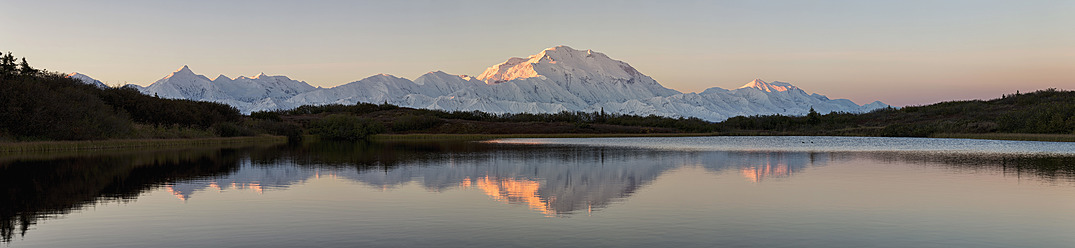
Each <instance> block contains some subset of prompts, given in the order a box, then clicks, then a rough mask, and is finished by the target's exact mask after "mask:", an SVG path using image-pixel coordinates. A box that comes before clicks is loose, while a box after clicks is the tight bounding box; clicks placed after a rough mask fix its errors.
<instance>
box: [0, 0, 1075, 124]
mask: <svg viewBox="0 0 1075 248" xmlns="http://www.w3.org/2000/svg"><path fill="white" fill-rule="evenodd" d="M0 23H3V25H0V51H5V52H13V53H14V54H15V56H16V57H26V58H27V60H28V61H29V62H30V64H31V65H32V66H34V67H36V68H44V69H48V70H51V71H58V72H80V73H83V74H87V75H89V76H91V77H94V78H96V79H98V80H101V81H104V82H105V83H107V84H110V85H120V84H128V83H129V84H138V85H143V86H144V85H149V84H151V83H153V82H154V81H156V80H158V79H160V78H162V77H164V76H167V75H168V74H169V73H171V72H172V71H175V70H177V69H179V68H181V67H182V66H183V65H188V66H190V68H191V69H192V70H193V71H194V72H196V73H198V74H203V75H206V76H207V77H209V78H214V77H216V75H220V74H224V75H227V76H229V77H233V78H234V77H237V76H254V75H257V74H258V73H262V72H264V73H266V74H269V75H286V76H288V77H290V78H292V79H296V80H302V81H306V82H307V83H310V84H311V85H314V86H322V87H332V86H337V85H341V84H345V83H349V82H353V81H357V80H359V79H362V78H365V77H368V76H371V75H375V74H379V73H386V74H392V75H396V76H400V77H405V78H410V79H414V78H417V77H418V76H420V75H422V74H424V73H426V72H430V71H437V70H440V71H444V72H447V73H451V74H466V75H478V74H481V72H482V71H484V70H485V68H488V67H490V66H493V65H496V64H499V63H502V62H504V61H505V60H507V59H508V58H510V57H526V56H529V55H532V54H536V53H539V52H541V51H542V50H543V49H545V48H549V47H554V46H557V45H567V46H571V47H572V48H575V49H582V50H585V49H592V50H594V51H598V52H602V53H605V54H606V55H608V56H609V57H612V58H613V59H617V60H621V61H624V62H627V63H629V64H631V65H632V66H633V67H635V68H636V69H638V70H639V71H640V72H642V73H644V74H646V75H648V76H650V77H653V78H654V79H656V80H657V81H658V82H660V83H661V84H662V85H664V86H665V87H668V88H672V89H676V90H679V91H682V92H700V91H702V90H704V89H706V88H710V87H721V88H725V89H732V88H737V87H739V86H742V85H743V84H746V83H747V82H750V81H751V80H753V79H755V78H758V79H762V80H765V81H770V82H771V81H781V82H789V83H792V84H794V85H796V86H798V87H800V88H802V89H804V90H806V91H807V92H810V93H820V94H823V95H827V96H829V97H830V98H846V99H851V100H852V101H855V102H856V103H859V104H865V103H869V102H872V101H875V100H880V101H882V102H885V103H888V104H891V105H895V106H906V105H923V104H930V103H935V102H941V101H948V100H962V99H992V98H997V97H1000V96H1001V95H1002V94H1009V93H1014V92H1016V91H1022V92H1028V91H1034V90H1039V89H1045V88H1059V89H1075V1H1073V0H1066V1H988V0H978V1H935V0H934V1H540V0H532V1H432V0H430V1H426V0H414V1H167V2H166V1H47V0H40V1H38V0H35V1H16V0H0Z"/></svg>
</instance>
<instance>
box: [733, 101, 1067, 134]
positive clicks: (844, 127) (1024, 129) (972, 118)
mask: <svg viewBox="0 0 1075 248" xmlns="http://www.w3.org/2000/svg"><path fill="white" fill-rule="evenodd" d="M718 126H719V129H720V130H724V131H726V132H731V133H759V132H760V133H771V134H801V135H861V136H904V137H929V136H934V135H938V134H946V133H971V134H982V133H1033V134H1075V91H1063V90H1057V89H1046V90H1039V91H1036V92H1033V93H1025V94H1020V93H1016V94H1010V95H1004V96H1003V97H1001V98H997V99H992V100H971V101H950V102H941V103H936V104H931V105H925V106H908V107H904V108H899V109H895V108H885V109H879V110H876V111H873V112H869V113H864V114H849V113H830V114H825V115H821V114H810V115H807V116H801V117H787V116H753V117H735V118H731V119H728V120H727V121H724V122H721V123H719V124H718Z"/></svg>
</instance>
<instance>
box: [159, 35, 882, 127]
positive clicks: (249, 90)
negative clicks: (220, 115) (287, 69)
mask: <svg viewBox="0 0 1075 248" xmlns="http://www.w3.org/2000/svg"><path fill="white" fill-rule="evenodd" d="M139 89H140V90H141V91H142V92H143V93H146V94H156V95H158V96H160V97H165V98H179V99H191V100H202V101H213V102H220V103H225V104H229V105H232V106H235V107H236V108H239V109H240V110H241V111H242V112H243V113H250V112H253V111H261V110H275V109H289V108H294V107H298V106H302V105H324V104H354V103H357V102H367V103H385V102H387V103H390V104H395V105H399V106H404V107H412V108H426V109H439V110H448V111H457V110H458V111H473V110H477V111H483V112H490V113H524V112H526V113H556V112H561V111H584V112H596V111H602V110H603V111H605V112H607V113H617V114H632V115H659V116H667V117H697V118H701V119H704V120H709V121H722V120H725V119H727V118H730V117H734V116H741V115H742V116H751V115H771V114H782V115H805V114H807V113H808V111H809V109H810V108H813V109H814V110H816V111H818V112H820V113H829V112H837V111H838V112H852V113H861V112H867V111H871V110H874V109H878V108H884V107H888V105H887V104H884V103H881V102H873V103H870V104H866V105H858V104H855V103H854V102H851V101H850V100H847V99H835V100H833V99H829V98H828V97H826V96H823V95H819V94H816V93H814V94H809V93H806V91H804V90H802V89H800V88H798V87H795V86H794V85H791V84H789V83H785V82H771V83H769V82H765V81H762V80H760V79H758V80H754V81H752V82H750V83H747V84H746V85H744V86H742V87H740V88H737V89H734V90H727V89H722V88H718V87H714V88H709V89H706V90H705V91H703V92H701V93H681V92H679V91H676V90H672V89H668V88H665V87H664V86H662V85H661V84H660V83H657V81H655V80H653V78H650V77H649V76H646V75H645V74H642V73H641V72H639V71H638V70H636V69H635V68H634V67H631V65H629V64H627V63H625V62H623V61H619V60H615V59H612V58H610V57H608V56H607V55H605V54H602V53H599V52H594V51H592V50H575V49H572V48H570V47H567V46H557V47H553V48H549V49H545V50H544V51H542V52H540V53H538V54H535V55H531V56H529V57H527V58H510V59H508V60H507V61H505V62H504V63H500V64H498V65H494V66H492V67H489V68H488V69H486V70H485V72H484V73H482V74H481V75H479V76H478V77H470V76H465V75H452V74H448V73H444V72H441V71H435V72H429V73H426V74H425V75H422V76H420V77H418V78H417V79H415V80H414V81H411V80H409V79H406V78H400V77H396V76H392V75H387V74H379V75H374V76H370V77H367V78H365V79H362V80H358V81H355V82H351V83H347V84H344V85H340V86H336V87H332V88H315V87H313V86H310V85H309V84H307V83H306V82H302V81H295V80H292V79H290V78H287V77H284V76H266V75H265V74H261V75H258V76H256V77H254V78H247V77H238V78H235V79H231V78H228V77H225V76H224V75H220V76H218V77H217V78H216V79H212V80H210V79H209V78H208V77H205V76H203V75H198V74H195V73H194V72H192V71H191V70H190V68H188V67H186V66H183V68H180V69H179V70H177V71H175V72H173V73H172V74H171V75H168V76H167V77H164V78H162V79H160V80H158V81H157V82H155V83H153V84H151V85H150V86H147V87H144V88H142V87H139Z"/></svg>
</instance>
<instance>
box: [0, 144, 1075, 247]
mask: <svg viewBox="0 0 1075 248" xmlns="http://www.w3.org/2000/svg"><path fill="white" fill-rule="evenodd" d="M856 159H866V160H871V161H881V162H903V163H915V164H922V165H924V166H942V167H944V168H951V169H952V170H954V171H958V172H966V173H981V172H986V173H999V174H1002V175H1004V176H1016V177H1020V178H1022V177H1029V178H1033V179H1037V180H1044V181H1065V182H1071V181H1073V178H1075V173H1073V172H1075V169H1073V168H1075V163H1073V161H1075V159H1073V158H1072V157H1063V156H1019V155H996V156H990V155H981V154H970V155H960V154H948V153H945V154H934V153H920V152H919V153H915V152H762V151H677V150H656V149H642V148H625V147H618V148H617V147H600V146H557V145H538V146H534V145H509V144H488V143H473V142H389V143H359V144H351V143H315V144H306V145H303V146H295V147H289V146H278V147H256V148H243V149H200V150H174V151H158V152H152V153H145V152H127V153H107V154H76V155H65V156H59V157H50V156H25V155H19V156H11V155H8V156H4V157H0V188H2V189H4V190H3V191H0V202H2V205H0V231H2V233H0V234H2V238H3V239H2V240H3V241H4V242H10V241H11V240H12V238H13V237H14V236H15V234H25V232H26V231H27V230H28V229H29V227H30V226H32V225H34V224H35V223H36V222H37V221H38V220H41V219H48V218H52V217H54V216H59V215H65V214H69V213H70V212H72V211H78V210H81V209H83V208H85V207H87V206H93V205H95V204H97V203H100V202H116V201H118V202H124V201H128V200H131V199H135V198H137V197H138V196H139V195H140V194H143V193H145V192H147V191H150V190H154V189H161V188H163V189H166V190H168V191H169V192H171V193H173V194H174V195H175V196H176V197H177V198H179V199H180V200H182V201H192V200H195V199H197V196H198V193H199V192H205V191H209V190H218V191H219V190H253V191H257V192H259V193H261V192H269V191H273V190H283V189H286V188H288V187H289V186H291V185H296V184H303V183H305V182H306V181H308V180H311V179H316V178H320V177H322V176H331V177H334V178H340V179H345V180H349V181H354V182H359V183H362V184H365V185H369V186H370V187H373V188H377V189H392V188H397V187H400V186H402V185H404V184H408V183H417V184H418V185H420V186H421V187H423V188H425V189H426V190H428V191H431V192H444V191H449V190H460V189H462V190H476V191H479V192H481V193H483V194H485V195H487V196H488V197H489V198H490V199H491V200H493V201H498V202H503V203H507V204H512V205H519V206H525V207H526V208H529V209H532V210H533V211H535V212H536V213H539V214H541V215H545V216H570V215H572V214H575V213H584V212H590V211H599V210H601V209H603V208H608V207H610V206H613V205H614V204H615V203H616V202H619V201H623V200H624V199H625V198H627V197H630V196H631V195H632V194H634V193H635V192H637V191H638V190H639V189H641V188H643V187H645V186H646V185H649V184H651V183H652V182H654V181H655V180H657V179H658V177H660V176H661V175H662V174H664V173H666V172H668V171H670V170H673V169H676V168H679V167H682V166H697V167H702V168H705V169H706V170H708V171H709V172H712V173H718V174H723V173H732V174H735V175H741V176H742V178H745V179H746V180H749V181H751V182H755V183H765V182H768V181H771V180H791V179H792V178H794V176H795V175H796V174H799V173H810V168H812V167H817V166H825V165H827V164H830V163H832V162H834V161H847V160H856Z"/></svg>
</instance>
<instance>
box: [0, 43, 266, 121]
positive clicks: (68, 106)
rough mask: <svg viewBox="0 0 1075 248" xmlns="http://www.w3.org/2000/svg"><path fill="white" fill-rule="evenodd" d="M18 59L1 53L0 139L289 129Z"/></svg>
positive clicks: (206, 104)
mask: <svg viewBox="0 0 1075 248" xmlns="http://www.w3.org/2000/svg"><path fill="white" fill-rule="evenodd" d="M15 61H16V60H15V57H14V56H13V55H12V54H10V53H8V54H0V106H2V107H0V141H34V140H102V139H133V138H194V137H214V136H239V135H253V134H257V133H284V131H282V130H283V129H284V128H282V127H280V126H277V125H273V124H262V123H248V122H246V121H244V117H243V115H241V114H240V113H239V110H237V109H235V108H233V107H231V106H228V105H224V104H220V103H212V102H200V101H192V100H180V99H163V98H158V97H154V96H149V95H145V94H142V93H140V92H139V91H138V90H137V89H135V88H131V87H121V88H112V87H102V84H100V82H96V81H95V80H92V81H90V80H87V79H88V78H89V77H87V76H85V75H81V74H75V73H72V74H69V75H64V74H60V73H56V72H49V71H45V70H38V69H34V68H33V67H31V66H30V65H29V63H27V61H26V59H25V58H23V59H22V60H21V62H20V63H15ZM280 124H282V123H280ZM259 127H271V128H261V129H258V128H259ZM269 129H273V131H268V130H269Z"/></svg>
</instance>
